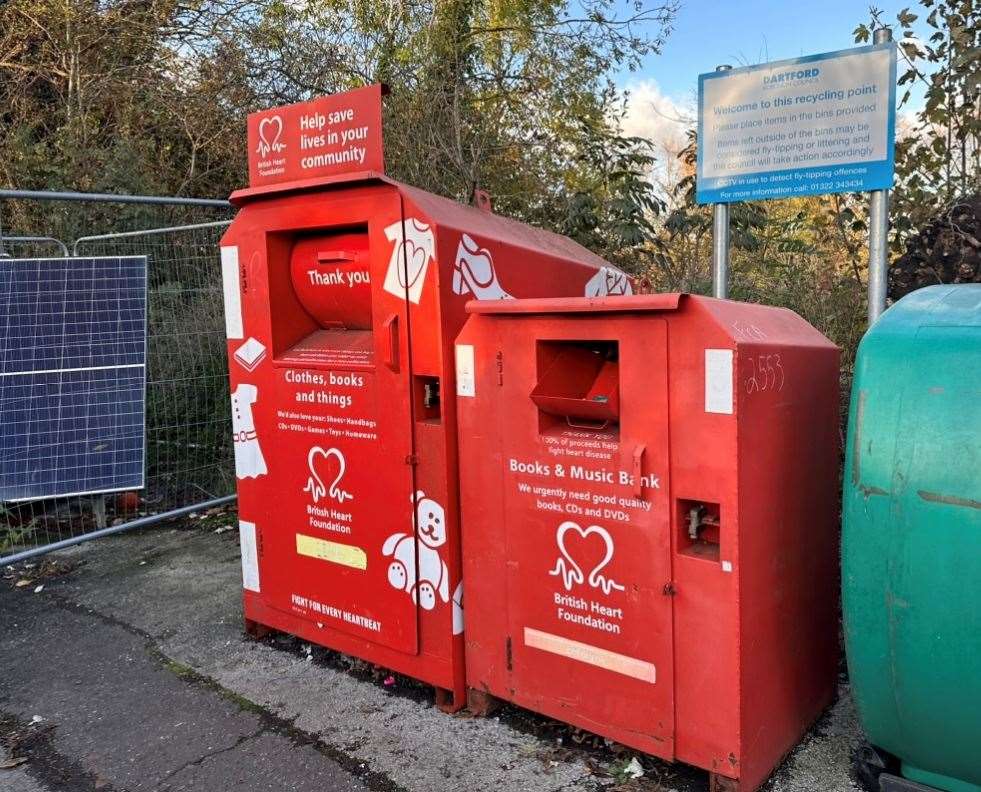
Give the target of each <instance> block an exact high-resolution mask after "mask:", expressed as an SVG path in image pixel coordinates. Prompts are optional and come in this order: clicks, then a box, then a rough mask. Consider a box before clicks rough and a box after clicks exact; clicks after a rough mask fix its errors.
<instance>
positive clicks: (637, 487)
mask: <svg viewBox="0 0 981 792" xmlns="http://www.w3.org/2000/svg"><path fill="white" fill-rule="evenodd" d="M646 450H647V446H645V445H643V444H641V445H639V446H637V447H636V448H635V449H634V465H633V474H634V495H635V496H636V497H638V498H641V497H643V495H644V482H643V481H642V476H643V473H644V452H645V451H646Z"/></svg>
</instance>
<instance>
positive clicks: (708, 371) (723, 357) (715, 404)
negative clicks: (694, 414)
mask: <svg viewBox="0 0 981 792" xmlns="http://www.w3.org/2000/svg"><path fill="white" fill-rule="evenodd" d="M705 412H708V413H725V414H726V415H732V350H731V349H706V350H705Z"/></svg>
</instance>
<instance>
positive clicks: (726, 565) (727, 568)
mask: <svg viewBox="0 0 981 792" xmlns="http://www.w3.org/2000/svg"><path fill="white" fill-rule="evenodd" d="M722 571H723V572H732V561H723V562H722Z"/></svg>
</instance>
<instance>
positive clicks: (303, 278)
mask: <svg viewBox="0 0 981 792" xmlns="http://www.w3.org/2000/svg"><path fill="white" fill-rule="evenodd" d="M234 199H235V201H236V203H237V204H238V205H240V206H241V207H242V208H241V211H240V212H239V214H238V216H237V217H236V219H235V221H234V223H233V224H232V227H231V228H230V229H229V231H228V233H227V234H226V236H225V238H224V240H223V243H222V245H223V250H224V252H223V256H225V257H226V258H229V259H230V257H231V256H233V255H236V256H237V264H236V265H235V266H234V267H231V268H230V271H231V274H232V276H233V277H232V278H231V280H232V281H233V287H232V291H231V293H230V294H229V293H228V291H227V289H226V296H227V297H229V304H230V305H234V304H235V303H236V302H237V301H238V302H241V305H242V323H241V324H242V328H241V329H240V331H239V332H237V333H236V334H235V335H234V336H233V337H230V340H229V359H230V361H231V363H230V366H231V370H232V374H231V377H232V382H231V384H232V388H233V390H235V389H237V388H238V386H239V385H240V384H243V383H245V384H247V385H251V386H254V387H255V388H256V390H257V398H256V400H255V401H254V403H253V404H252V408H253V416H254V420H255V425H256V430H257V436H258V440H259V441H260V444H261V448H262V453H263V463H264V465H265V467H266V470H265V472H263V473H261V474H259V475H256V476H255V477H252V476H249V475H244V476H243V477H241V478H240V479H239V501H240V517H241V519H242V521H243V523H245V524H246V525H245V528H244V529H243V536H244V537H246V538H245V540H243V541H245V542H248V541H250V539H249V537H251V536H254V537H255V541H254V544H255V546H254V547H253V548H251V549H250V548H249V547H246V546H244V545H243V554H244V555H245V556H246V557H247V558H248V557H250V556H255V557H256V559H257V561H256V565H255V566H256V568H255V578H256V580H255V581H253V582H254V584H255V585H254V586H253V589H252V590H246V591H245V595H244V599H245V614H246V618H247V619H249V620H250V621H252V622H256V623H258V624H262V625H266V626H268V627H272V628H275V629H280V630H284V631H288V632H291V633H293V634H296V635H300V636H302V637H304V638H305V639H307V640H312V641H315V642H317V643H320V644H323V645H326V646H330V647H332V648H335V649H337V650H339V651H343V652H348V653H351V654H355V655H358V656H360V657H363V658H365V659H367V660H369V661H370V662H374V663H378V664H380V665H384V666H386V667H389V668H392V669H393V670H396V671H399V672H401V673H405V674H408V675H411V676H414V677H416V678H418V679H420V680H423V681H425V682H428V683H430V684H432V685H434V686H436V687H437V688H438V689H442V690H444V691H448V692H449V696H450V697H449V699H446V698H445V697H444V698H443V699H442V700H443V702H444V703H445V704H446V705H447V706H448V707H458V706H461V705H462V703H463V701H464V697H463V692H464V662H463V650H464V646H463V636H462V630H463V623H462V622H463V610H462V596H463V595H462V582H461V568H460V535H459V530H460V529H459V520H458V511H457V508H458V494H457V478H456V470H457V449H456V423H455V421H456V406H455V401H454V399H453V397H452V394H453V392H454V388H455V376H454V374H455V369H454V365H453V354H452V344H453V338H454V337H455V335H456V333H457V331H458V330H459V328H460V327H461V326H462V324H463V322H464V321H465V319H466V313H465V310H464V306H465V305H466V303H467V301H468V300H472V299H473V298H474V297H475V296H476V297H480V296H487V295H488V293H489V292H487V291H486V289H487V288H488V287H489V286H490V285H491V284H494V283H495V282H496V283H498V284H505V285H506V288H508V289H513V291H514V293H515V294H519V295H538V294H547V293H553V294H565V295H570V294H583V293H584V292H585V291H586V289H587V284H588V283H589V282H590V280H591V279H592V278H593V277H594V276H595V275H596V274H597V267H596V266H595V265H594V264H593V262H594V261H600V260H598V259H596V257H595V256H592V255H591V254H588V253H586V252H585V251H584V250H583V249H582V248H580V247H579V246H578V245H575V244H574V243H572V242H570V241H568V240H562V239H561V238H558V237H556V236H555V235H553V234H548V233H546V232H541V231H537V230H529V229H527V228H526V227H524V226H522V225H521V224H519V223H515V222H513V221H508V220H504V219H501V218H495V217H493V216H492V215H489V214H488V213H487V212H484V211H480V210H477V209H473V208H471V207H461V206H459V205H458V204H455V203H453V202H451V201H447V200H446V199H440V198H437V197H435V196H427V194H425V193H422V192H421V191H415V190H409V189H408V188H405V187H404V186H403V185H399V184H397V183H395V182H392V181H391V180H388V179H385V178H382V177H377V175H372V174H351V175H350V176H347V177H333V178H327V179H322V180H319V181H311V180H305V181H302V182H291V183H287V184H283V185H277V186H276V187H275V188H272V187H263V188H255V189H251V190H245V191H241V192H239V193H236V195H235V196H234ZM579 254H582V256H583V259H584V260H585V263H583V262H580V261H578V260H576V258H575V256H576V255H579ZM461 257H462V258H461ZM600 263H601V264H602V262H601V261H600ZM464 270H466V271H464ZM226 274H227V273H226ZM227 285H228V284H226V286H227ZM475 290H476V291H475ZM477 292H480V293H479V294H478V293H477ZM236 295H237V296H236ZM366 316H367V317H368V321H367V322H365V317H366ZM250 338H251V339H254V342H250V341H249V339H250ZM259 350H261V352H260V351H259ZM243 361H245V362H243ZM249 439H250V438H249ZM318 449H319V450H318ZM341 459H343V470H342V469H341ZM314 493H316V494H317V499H316V502H314V497H313V494H314ZM250 526H251V527H250ZM298 537H299V538H298ZM247 582H249V581H248V577H247ZM255 589H257V590H255Z"/></svg>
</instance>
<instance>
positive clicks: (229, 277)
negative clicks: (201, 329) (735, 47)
mask: <svg viewBox="0 0 981 792" xmlns="http://www.w3.org/2000/svg"><path fill="white" fill-rule="evenodd" d="M221 287H222V290H223V291H224V293H225V336H226V337H228V338H245V331H244V330H243V329H242V286H241V284H240V283H239V275H238V247H236V246H234V245H232V246H230V247H223V248H222V249H221Z"/></svg>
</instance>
